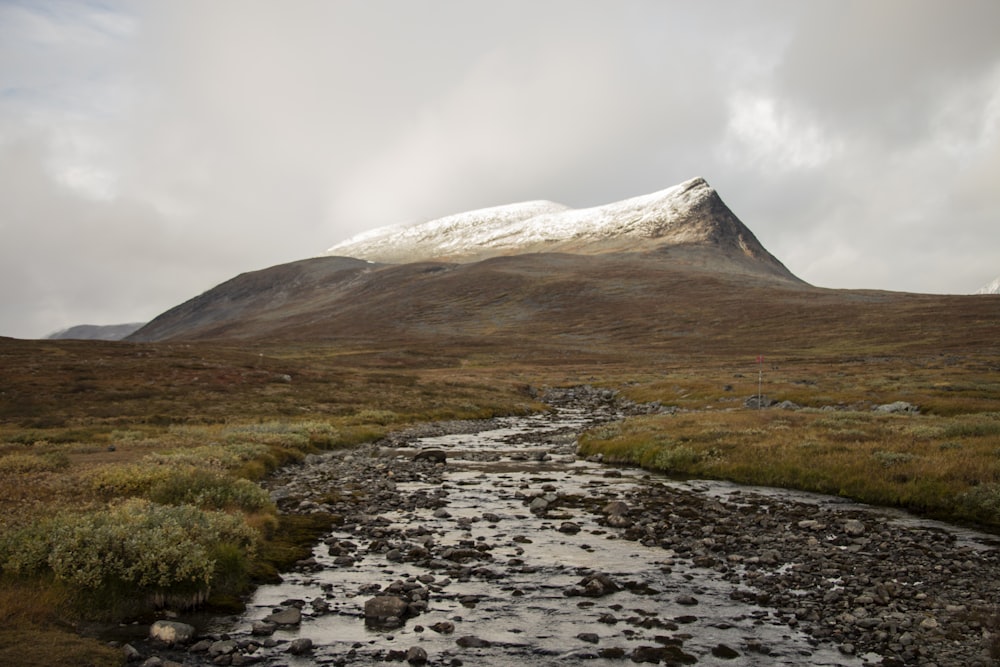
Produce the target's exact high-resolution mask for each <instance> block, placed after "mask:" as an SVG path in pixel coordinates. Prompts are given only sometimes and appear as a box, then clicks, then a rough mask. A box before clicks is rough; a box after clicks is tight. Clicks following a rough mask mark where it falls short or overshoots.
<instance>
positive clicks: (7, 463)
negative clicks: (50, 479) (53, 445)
mask: <svg viewBox="0 0 1000 667" xmlns="http://www.w3.org/2000/svg"><path fill="white" fill-rule="evenodd" d="M68 467H69V456H68V455H67V454H66V453H65V452H48V453H46V454H26V453H21V452H15V453H13V454H8V455H6V456H4V457H0V474H2V473H26V472H55V471H57V470H64V469H65V468H68Z"/></svg>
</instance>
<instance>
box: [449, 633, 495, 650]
mask: <svg viewBox="0 0 1000 667" xmlns="http://www.w3.org/2000/svg"><path fill="white" fill-rule="evenodd" d="M455 643H456V644H458V645H459V646H461V647H462V648H489V647H490V646H491V644H490V643H489V642H488V641H486V640H485V639H480V638H479V637H476V636H474V635H466V636H464V637H459V638H458V639H456V640H455Z"/></svg>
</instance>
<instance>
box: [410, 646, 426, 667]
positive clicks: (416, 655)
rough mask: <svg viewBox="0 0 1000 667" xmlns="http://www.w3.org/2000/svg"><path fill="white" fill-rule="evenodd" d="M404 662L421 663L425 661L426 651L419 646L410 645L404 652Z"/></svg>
mask: <svg viewBox="0 0 1000 667" xmlns="http://www.w3.org/2000/svg"><path fill="white" fill-rule="evenodd" d="M406 662H408V663H410V664H411V665H423V664H425V663H426V662H427V651H425V650H424V649H423V648H421V647H420V646H411V647H410V649H409V650H408V651H407V652H406Z"/></svg>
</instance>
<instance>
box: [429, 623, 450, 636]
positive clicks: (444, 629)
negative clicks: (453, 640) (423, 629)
mask: <svg viewBox="0 0 1000 667" xmlns="http://www.w3.org/2000/svg"><path fill="white" fill-rule="evenodd" d="M430 627H431V630H433V631H434V632H437V633H438V634H442V635H450V634H451V633H453V632H455V624H454V623H452V622H451V621H440V622H438V623H435V624H434V625H432V626H430Z"/></svg>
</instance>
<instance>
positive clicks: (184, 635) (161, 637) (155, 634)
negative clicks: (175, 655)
mask: <svg viewBox="0 0 1000 667" xmlns="http://www.w3.org/2000/svg"><path fill="white" fill-rule="evenodd" d="M149 638H150V639H155V640H157V641H161V642H163V643H164V644H186V643H187V642H189V641H191V639H193V638H194V626H193V625H188V624H187V623H181V622H179V621H157V622H156V623H153V625H151V626H150V627H149Z"/></svg>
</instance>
